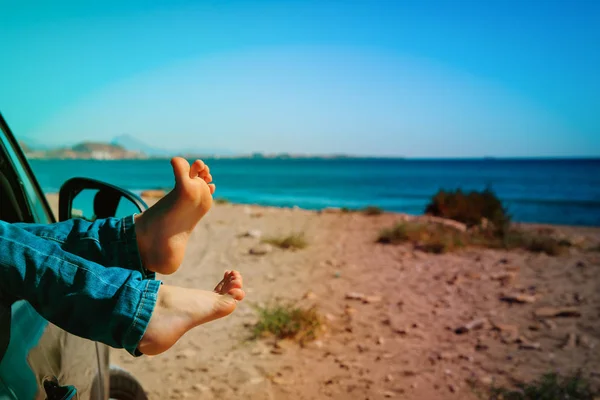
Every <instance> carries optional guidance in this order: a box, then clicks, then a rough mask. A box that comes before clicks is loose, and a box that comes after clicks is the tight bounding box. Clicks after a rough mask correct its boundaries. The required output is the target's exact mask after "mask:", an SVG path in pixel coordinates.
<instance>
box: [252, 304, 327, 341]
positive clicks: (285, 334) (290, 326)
mask: <svg viewBox="0 0 600 400" xmlns="http://www.w3.org/2000/svg"><path fill="white" fill-rule="evenodd" d="M257 312H258V322H257V323H256V325H254V327H253V338H258V337H261V336H263V335H269V334H270V335H273V336H275V337H276V338H277V339H293V340H297V341H298V342H300V343H304V342H306V341H309V340H313V339H314V338H316V336H317V334H318V331H319V328H320V327H321V324H322V323H321V316H320V315H319V313H318V312H317V310H316V308H315V307H311V308H308V309H303V308H299V307H296V306H294V305H291V304H275V305H271V306H266V307H257Z"/></svg>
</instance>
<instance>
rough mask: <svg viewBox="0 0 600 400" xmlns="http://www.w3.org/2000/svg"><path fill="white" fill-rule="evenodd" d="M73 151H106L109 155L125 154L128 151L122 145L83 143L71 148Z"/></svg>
mask: <svg viewBox="0 0 600 400" xmlns="http://www.w3.org/2000/svg"><path fill="white" fill-rule="evenodd" d="M71 150H73V151H75V152H78V153H86V152H87V153H91V152H93V151H105V152H108V153H124V152H126V151H127V150H125V147H123V146H120V145H116V144H109V143H99V142H82V143H79V144H76V145H75V146H73V147H71Z"/></svg>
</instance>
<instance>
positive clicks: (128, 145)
mask: <svg viewBox="0 0 600 400" xmlns="http://www.w3.org/2000/svg"><path fill="white" fill-rule="evenodd" d="M111 144H113V145H117V146H122V147H123V148H125V149H127V150H130V151H138V152H141V153H144V154H147V155H149V156H153V157H170V156H174V155H183V156H185V155H190V156H191V155H196V156H212V155H215V156H228V155H232V154H234V153H233V152H232V151H229V150H224V149H214V148H213V149H211V148H193V147H182V148H175V149H164V148H158V147H153V146H150V145H148V144H146V143H144V142H143V141H141V140H139V139H138V138H136V137H134V136H131V135H120V136H117V137H115V138H114V139H113V140H112V141H111Z"/></svg>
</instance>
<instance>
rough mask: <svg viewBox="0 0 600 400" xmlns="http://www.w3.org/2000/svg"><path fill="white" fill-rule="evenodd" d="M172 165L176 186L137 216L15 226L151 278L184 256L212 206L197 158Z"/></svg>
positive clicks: (205, 175) (204, 168) (170, 268)
mask: <svg viewBox="0 0 600 400" xmlns="http://www.w3.org/2000/svg"><path fill="white" fill-rule="evenodd" d="M171 164H172V166H173V172H174V175H175V182H176V185H175V189H173V190H172V191H171V192H170V193H168V194H167V195H166V196H165V197H164V198H162V199H161V200H159V201H158V202H157V203H156V204H155V205H153V206H152V207H150V208H149V209H148V210H146V211H145V212H143V213H142V214H139V215H136V216H135V219H134V218H133V217H128V218H124V219H122V220H121V219H114V218H107V219H100V220H97V221H95V222H93V223H90V222H88V221H84V220H80V219H75V220H69V221H64V222H59V223H56V224H50V225H37V224H15V225H16V226H19V227H21V228H22V229H25V230H26V231H28V232H30V233H32V234H34V235H36V236H39V237H42V238H45V239H50V240H53V241H55V242H57V243H58V244H59V245H60V246H61V248H62V249H63V250H65V251H68V252H70V253H73V254H76V255H78V256H80V257H83V258H85V259H87V260H90V261H93V262H96V263H99V264H102V265H104V266H110V265H119V266H121V267H124V268H129V269H133V270H138V271H140V272H141V273H142V275H143V276H144V277H145V278H153V277H154V272H158V273H161V274H171V273H173V272H175V271H176V270H177V269H178V268H179V266H180V264H181V261H182V260H183V256H184V254H185V249H186V246H187V241H188V238H189V235H190V233H191V231H192V230H193V229H194V227H195V226H196V224H197V223H198V221H200V219H201V218H202V217H203V216H204V215H205V214H206V213H207V212H208V210H209V209H210V207H211V205H212V193H214V190H215V186H214V184H211V183H210V182H211V181H212V176H211V175H210V170H209V168H208V166H207V165H205V164H204V163H203V162H202V161H201V160H196V161H195V162H194V163H193V164H192V166H191V167H190V165H189V164H188V162H187V161H186V160H185V159H183V158H180V157H175V158H174V159H173V160H171ZM132 243H136V244H137V246H132V245H131V244H132ZM124 247H126V248H127V249H125V250H124ZM142 265H143V267H142Z"/></svg>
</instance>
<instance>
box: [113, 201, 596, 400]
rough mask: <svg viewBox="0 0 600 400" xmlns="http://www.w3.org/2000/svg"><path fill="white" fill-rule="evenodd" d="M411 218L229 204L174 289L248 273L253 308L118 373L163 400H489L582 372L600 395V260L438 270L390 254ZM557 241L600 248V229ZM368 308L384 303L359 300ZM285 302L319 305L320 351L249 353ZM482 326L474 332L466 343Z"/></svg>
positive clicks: (481, 258)
mask: <svg viewBox="0 0 600 400" xmlns="http://www.w3.org/2000/svg"><path fill="white" fill-rule="evenodd" d="M151 202H152V201H149V203H151ZM403 218H406V217H405V216H402V215H400V214H384V215H379V216H366V215H362V214H359V213H317V212H314V211H306V210H301V209H283V208H267V207H257V206H244V205H232V204H225V205H215V206H214V207H213V209H212V210H211V211H210V212H209V214H208V215H207V216H206V217H205V218H204V219H203V220H202V221H201V222H200V224H199V225H198V226H197V228H196V229H195V231H194V232H193V235H192V237H191V239H190V241H189V247H188V251H187V253H186V257H185V261H184V263H183V265H182V267H181V268H180V270H179V271H178V272H177V273H175V274H174V275H171V276H164V277H163V276H160V277H159V278H160V279H162V280H164V282H165V283H168V284H172V285H180V286H184V287H193V288H201V289H212V288H213V286H214V285H215V283H217V282H218V281H219V280H220V279H221V277H222V274H223V271H224V270H226V269H237V270H239V271H240V272H241V273H242V274H243V276H244V284H245V289H246V293H247V296H246V299H245V300H244V301H243V302H241V303H240V304H239V305H238V309H237V310H236V311H235V312H234V313H233V314H232V315H230V316H229V317H226V318H224V319H222V320H219V321H216V322H212V323H209V324H206V325H204V326H201V327H199V328H196V329H194V330H192V331H191V332H189V333H188V334H187V335H185V336H184V337H183V338H182V339H181V340H180V341H179V342H178V343H177V344H176V345H175V346H174V347H173V348H172V349H171V350H169V351H167V352H166V353H164V354H162V355H159V356H155V357H145V356H143V357H140V358H133V357H131V356H130V355H128V354H127V353H126V352H124V351H123V350H113V351H112V352H111V357H112V359H111V362H112V363H114V364H117V365H119V366H121V367H123V368H125V369H127V370H128V371H130V372H132V373H133V374H134V375H135V376H136V377H137V378H138V379H139V380H140V381H141V382H142V384H143V385H144V387H145V389H146V390H147V392H148V394H149V397H150V398H151V399H168V398H171V399H183V398H189V399H213V398H218V399H238V398H242V399H324V398H332V399H383V398H397V399H477V398H478V392H479V393H486V388H487V387H489V386H490V384H492V382H493V383H494V384H495V385H510V384H515V383H518V382H523V381H529V380H531V379H534V378H537V377H539V376H540V375H541V374H543V373H547V372H552V371H560V373H563V374H565V373H569V372H573V371H576V370H577V369H582V370H583V371H584V375H585V376H586V377H587V378H588V379H589V380H590V381H591V382H592V384H593V385H594V387H595V388H596V389H598V388H599V387H600V347H598V344H599V343H600V306H599V305H600V278H599V275H600V252H597V251H596V252H594V251H585V250H581V249H577V248H571V249H570V252H569V254H567V255H562V256H556V257H551V256H548V255H545V254H533V253H529V252H526V251H521V250H519V251H504V250H491V249H481V248H466V249H462V250H460V251H457V252H454V253H449V254H443V255H434V254H427V253H423V252H421V251H417V250H414V249H413V247H412V246H411V245H408V244H406V245H394V246H392V245H383V244H377V243H375V239H376V237H377V235H378V233H379V231H380V230H381V229H382V228H385V227H389V226H391V225H392V224H394V223H395V222H397V221H399V220H401V219H403ZM552 229H557V230H561V231H564V233H565V234H566V235H568V236H569V237H570V238H572V240H574V241H576V242H583V241H586V242H587V243H596V244H598V243H600V229H594V228H567V227H556V228H552ZM249 230H257V231H260V233H261V234H262V236H263V237H265V236H277V235H284V234H289V233H292V232H304V233H305V236H306V239H307V241H308V243H309V244H308V247H306V248H305V249H302V250H295V251H290V250H281V249H273V250H272V251H270V252H268V253H267V254H264V255H251V254H249V250H250V249H251V248H253V247H254V246H257V245H258V244H259V243H260V239H259V238H257V237H242V236H241V235H242V234H244V233H246V232H248V231H249ZM255 233H257V232H255ZM512 293H520V294H522V295H524V294H525V295H527V294H529V295H532V294H534V295H535V296H529V297H527V296H524V297H523V299H524V300H526V301H533V302H531V303H522V304H521V303H514V302H513V303H511V302H506V301H502V300H501V298H502V296H504V295H506V294H512ZM348 295H350V296H348ZM357 295H364V296H371V297H369V298H367V299H365V300H360V299H349V298H348V297H360V296H357ZM276 300H287V301H293V302H298V303H299V304H300V305H303V306H310V305H313V304H314V305H316V306H317V307H318V310H319V312H320V313H321V314H322V315H323V316H324V320H325V321H326V325H327V329H326V331H325V332H324V333H323V334H322V335H321V336H320V337H319V338H318V339H317V340H316V341H314V342H311V343H309V344H307V345H306V346H305V347H300V346H299V345H297V344H295V343H289V342H285V341H284V342H281V343H278V344H276V342H275V340H273V339H269V338H265V339H260V340H248V338H249V336H250V334H251V326H252V325H253V324H254V323H255V322H256V320H257V316H256V312H255V311H254V309H253V305H256V304H267V303H269V302H272V301H276ZM542 307H574V308H576V311H577V312H578V313H580V316H579V317H557V318H536V317H535V316H534V312H535V311H536V310H538V309H540V308H542ZM476 320H480V321H476ZM472 321H475V322H474V323H473V324H471V325H472V326H471V328H472V329H471V330H469V331H467V332H464V333H461V334H458V333H456V329H457V328H458V327H461V326H463V325H465V324H467V323H469V322H472Z"/></svg>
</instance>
